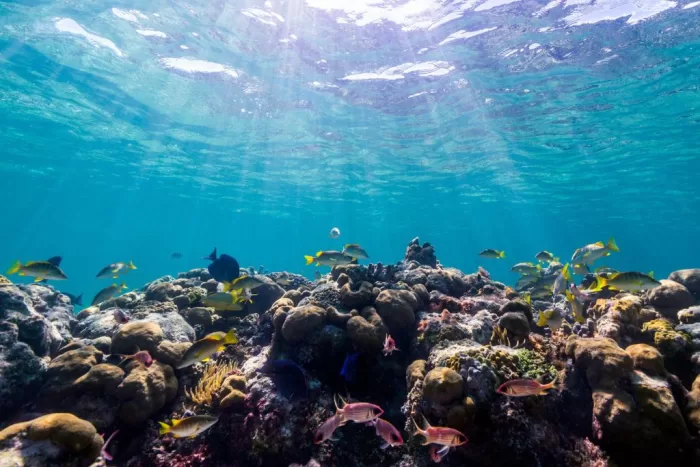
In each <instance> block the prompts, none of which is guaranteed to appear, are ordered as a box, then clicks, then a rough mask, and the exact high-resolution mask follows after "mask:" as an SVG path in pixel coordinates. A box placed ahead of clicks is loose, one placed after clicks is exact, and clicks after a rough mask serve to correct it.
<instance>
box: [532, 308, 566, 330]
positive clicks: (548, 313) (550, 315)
mask: <svg viewBox="0 0 700 467" xmlns="http://www.w3.org/2000/svg"><path fill="white" fill-rule="evenodd" d="M561 323H562V316H561V312H560V311H559V310H557V309H556V308H554V309H549V310H545V311H543V312H541V313H540V318H539V320H538V321H537V325H538V326H539V327H541V328H543V327H545V326H548V327H549V328H550V329H551V330H552V331H556V330H557V329H559V328H560V327H561Z"/></svg>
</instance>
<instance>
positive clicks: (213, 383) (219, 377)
mask: <svg viewBox="0 0 700 467" xmlns="http://www.w3.org/2000/svg"><path fill="white" fill-rule="evenodd" d="M237 371H238V364H237V363H236V362H210V363H209V364H208V365H207V366H206V367H205V368H204V372H203V373H202V376H201V378H200V379H199V381H198V382H197V386H195V387H194V389H187V388H186V389H185V395H186V396H187V398H188V399H189V400H191V401H192V402H194V403H195V404H199V405H207V406H211V405H212V403H213V401H214V397H215V396H216V393H217V391H218V390H219V388H220V387H221V385H222V384H223V382H224V380H225V379H226V377H227V376H228V375H230V374H231V373H235V372H237Z"/></svg>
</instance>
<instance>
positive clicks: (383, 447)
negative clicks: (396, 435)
mask: <svg viewBox="0 0 700 467" xmlns="http://www.w3.org/2000/svg"><path fill="white" fill-rule="evenodd" d="M389 446H391V444H389V443H387V442H386V441H384V442H383V443H382V445H381V446H379V449H386V448H388V447H389Z"/></svg>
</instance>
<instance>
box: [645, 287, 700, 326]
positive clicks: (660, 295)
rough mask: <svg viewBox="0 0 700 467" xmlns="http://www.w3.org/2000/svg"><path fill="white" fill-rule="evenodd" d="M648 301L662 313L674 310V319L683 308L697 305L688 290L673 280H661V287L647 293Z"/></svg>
mask: <svg viewBox="0 0 700 467" xmlns="http://www.w3.org/2000/svg"><path fill="white" fill-rule="evenodd" d="M647 300H648V301H649V303H650V304H651V305H652V306H653V307H654V308H657V309H659V310H660V311H661V312H662V313H663V312H664V310H672V311H673V313H672V315H673V316H672V317H674V318H675V312H676V311H678V310H681V309H683V308H688V307H689V306H691V305H693V304H694V303H695V299H694V298H693V296H692V295H691V293H690V292H689V291H688V289H687V288H686V287H685V286H684V285H683V284H679V283H678V282H675V281H672V280H661V285H660V286H659V287H655V288H653V289H651V290H649V291H648V292H647Z"/></svg>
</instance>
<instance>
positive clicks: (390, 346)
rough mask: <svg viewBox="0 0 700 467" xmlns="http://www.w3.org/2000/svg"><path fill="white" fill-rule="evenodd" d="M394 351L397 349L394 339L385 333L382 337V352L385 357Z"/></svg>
mask: <svg viewBox="0 0 700 467" xmlns="http://www.w3.org/2000/svg"><path fill="white" fill-rule="evenodd" d="M394 351H397V352H398V351H399V349H397V348H396V342H395V341H394V338H393V337H391V336H390V335H389V334H387V335H386V337H385V338H384V349H383V350H382V352H384V356H385V357H386V356H387V355H391V352H394Z"/></svg>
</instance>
